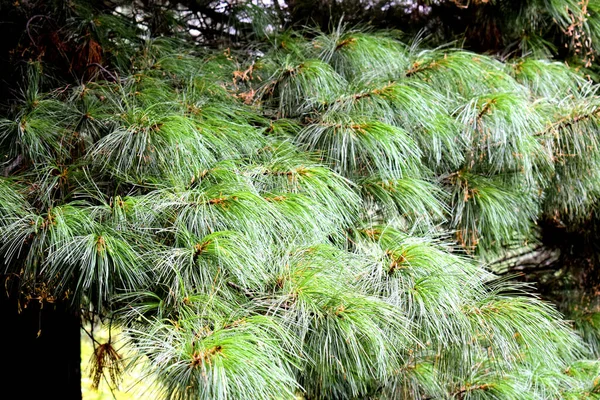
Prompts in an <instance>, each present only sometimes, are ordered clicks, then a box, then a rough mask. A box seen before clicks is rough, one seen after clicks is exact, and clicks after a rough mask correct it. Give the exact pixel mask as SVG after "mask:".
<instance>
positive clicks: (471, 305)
mask: <svg viewBox="0 0 600 400" xmlns="http://www.w3.org/2000/svg"><path fill="white" fill-rule="evenodd" d="M73 7H74V8H71V9H69V10H70V11H69V12H70V13H71V14H70V17H69V18H68V20H69V21H71V22H73V23H78V24H80V25H78V26H83V27H85V28H84V30H85V29H90V28H89V27H90V26H91V27H93V29H92V31H87V34H88V36H85V35H84V36H82V37H83V38H85V39H86V40H87V41H84V43H87V44H88V46H87V48H90V46H89V44H90V43H92V40H93V41H94V42H96V43H98V46H99V47H98V48H102V49H103V52H102V59H103V61H104V62H105V63H106V65H108V66H110V69H107V68H106V67H104V66H102V65H95V64H98V63H96V62H93V63H90V62H89V61H90V60H94V59H96V58H94V57H92V56H93V55H94V54H95V55H98V54H100V53H94V52H92V53H89V56H90V57H92V58H89V59H88V60H87V61H86V62H87V65H86V66H85V67H84V69H86V67H87V66H89V65H92V64H94V65H92V66H95V67H96V68H95V69H93V70H92V71H90V72H89V73H90V74H91V75H89V78H88V79H86V80H85V81H82V82H80V83H79V84H77V85H74V84H70V85H64V84H61V83H60V82H59V83H56V82H55V81H52V80H49V78H48V75H49V74H47V70H46V69H45V68H46V67H45V65H46V64H45V63H35V62H33V63H30V64H29V66H28V69H27V74H28V75H27V79H26V82H27V83H26V85H25V86H24V87H23V90H22V92H21V93H20V94H19V101H17V102H15V103H14V104H12V107H11V108H10V109H9V110H7V111H6V113H5V116H4V118H3V119H2V121H1V122H0V151H1V152H2V157H3V158H4V160H5V164H4V172H5V174H4V175H5V176H4V177H2V178H0V199H1V201H0V216H1V218H0V230H1V234H0V238H2V239H1V243H0V244H1V246H0V251H1V252H2V257H3V259H4V265H5V277H4V280H5V285H6V286H7V287H8V288H13V290H14V291H16V293H14V292H13V293H12V295H13V296H15V295H17V296H18V297H17V298H18V299H19V300H20V304H21V305H22V306H23V307H25V306H27V307H30V308H32V307H34V306H35V305H36V304H42V305H43V307H44V308H45V309H52V308H53V307H54V306H55V305H57V307H58V306H60V307H63V306H64V305H70V306H72V307H73V308H74V309H77V310H81V316H82V317H83V318H84V319H85V318H88V319H90V320H94V321H95V320H97V319H100V320H102V321H105V322H107V323H109V324H114V325H117V326H119V327H120V328H121V329H122V330H123V332H124V335H125V337H126V338H127V340H128V345H129V347H130V348H131V349H132V350H133V351H134V354H135V356H134V357H133V358H132V359H131V360H127V361H128V362H130V363H131V364H132V365H136V364H143V365H144V368H145V369H146V372H147V376H146V378H147V379H149V380H155V381H156V382H158V384H159V386H158V391H159V392H158V393H153V394H151V396H156V397H164V398H172V399H188V398H190V399H191V398H201V399H263V398H264V399H270V398H277V399H281V398H294V396H302V397H304V398H307V399H321V398H328V399H329V398H340V399H344V398H379V399H386V398H389V399H398V398H406V399H412V398H442V399H443V398H460V399H480V398H481V399H487V398H499V399H512V398H514V399H524V398H531V399H555V398H572V399H579V398H585V397H588V398H595V397H599V396H600V395H599V394H598V393H599V392H600V389H599V388H598V380H597V377H598V376H599V375H600V365H599V364H598V363H597V362H596V361H594V360H593V359H594V358H595V357H597V348H598V346H597V345H595V343H596V342H595V341H594V337H593V336H594V335H591V337H588V338H587V339H589V340H588V341H584V340H583V339H582V337H581V336H580V334H578V333H577V332H576V331H575V330H573V329H572V327H571V326H570V324H569V323H568V322H567V321H565V320H564V319H563V317H562V316H561V315H560V313H559V312H557V311H556V309H555V308H554V307H553V306H551V305H549V304H548V303H546V302H545V301H543V300H541V299H540V298H538V297H537V296H536V295H535V294H534V292H533V290H532V288H531V287H529V286H527V285H524V284H520V283H515V282H513V281H511V280H510V279H507V278H502V277H499V276H498V275H495V274H494V273H492V272H490V271H489V269H487V268H485V264H483V263H482V262H484V261H486V260H490V259H493V258H494V257H497V255H498V254H502V252H504V251H506V249H507V248H510V247H511V246H523V244H524V243H525V242H526V241H528V240H533V239H534V238H535V234H536V232H535V222H536V220H537V219H538V218H540V217H541V216H544V215H546V216H555V217H557V218H559V217H560V218H568V219H572V220H577V219H578V218H585V216H586V215H587V214H588V213H589V211H590V207H592V206H593V205H594V204H595V201H596V198H597V196H598V193H599V189H600V188H599V187H598V183H597V182H599V179H598V177H597V175H598V174H600V149H599V146H598V142H597V136H596V133H597V130H598V127H599V123H600V120H599V114H600V113H599V112H598V110H599V107H600V103H599V102H600V98H598V96H597V94H596V90H597V86H596V85H595V84H593V83H592V82H590V81H589V80H587V79H586V78H585V77H583V76H581V75H580V74H579V73H577V72H576V71H574V70H572V69H570V68H568V67H567V66H566V65H565V64H561V63H556V62H550V61H546V60H537V59H530V58H523V59H518V60H515V61H514V62H505V63H503V62H500V61H498V60H497V59H494V58H492V57H489V56H484V55H478V54H475V53H471V52H467V51H464V50H461V49H454V48H449V47H445V48H436V49H429V48H426V47H423V46H421V45H420V44H419V43H404V42H403V41H401V40H399V39H398V38H397V37H396V36H394V34H393V33H390V32H368V31H365V30H356V29H351V28H348V27H346V26H343V25H340V26H339V28H338V29H336V30H335V31H334V32H333V33H330V34H323V33H320V32H308V33H306V32H292V31H290V32H285V33H282V34H277V35H273V36H271V37H270V42H268V43H266V44H263V45H257V46H253V47H252V48H250V49H244V50H239V51H235V50H231V49H225V50H223V49H221V50H218V51H216V50H210V49H208V48H198V47H195V46H190V45H189V44H187V43H186V42H185V41H182V40H179V39H176V38H167V37H149V38H143V35H142V34H141V33H139V32H136V30H135V27H133V26H131V25H129V24H128V23H127V22H126V21H125V20H123V19H122V18H121V17H119V16H115V15H109V14H103V16H102V18H99V17H98V16H97V15H95V14H94V13H91V12H88V11H89V10H88V9H87V8H85V7H83V8H77V7H79V6H73ZM98 21H101V22H98ZM114 32H120V33H122V36H115V35H114ZM127 32H129V33H127ZM102 39H104V40H106V42H102ZM101 43H102V44H101ZM111 46H114V47H111ZM98 60H99V59H98ZM84 64H85V63H84ZM49 88H51V89H49ZM588 176H589V179H582V177H588ZM40 328H41V331H40V333H41V336H42V337H43V336H44V329H45V326H44V325H42V326H41V327H40ZM95 355H96V365H95V372H96V376H95V379H96V380H97V381H99V380H100V378H101V377H102V375H103V374H108V375H110V374H111V373H114V372H118V370H119V369H120V368H121V363H122V361H121V360H120V355H119V354H118V353H117V351H116V349H115V347H114V343H112V342H110V341H109V342H108V343H97V347H96V350H95ZM144 361H146V362H144ZM147 361H149V362H147ZM17 372H18V371H17ZM19 375H20V372H18V373H16V374H14V375H10V376H11V377H14V378H15V381H16V382H19V380H18V379H19V378H18V376H19ZM21 375H22V374H21ZM21 379H23V378H21ZM21 382H22V380H21Z"/></svg>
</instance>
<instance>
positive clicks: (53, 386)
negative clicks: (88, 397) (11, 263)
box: [0, 277, 82, 400]
mask: <svg viewBox="0 0 600 400" xmlns="http://www.w3.org/2000/svg"><path fill="white" fill-rule="evenodd" d="M0 282H1V283H2V284H3V285H2V290H0V292H1V294H0V321H2V328H0V340H1V342H0V343H2V346H3V348H4V355H5V357H4V368H3V371H2V382H4V385H3V391H2V392H4V393H5V394H8V393H13V396H14V395H15V393H16V396H17V397H18V398H20V399H37V398H40V399H52V398H56V399H61V400H81V398H82V396H81V368H80V365H81V348H80V345H81V343H80V319H79V316H78V312H77V311H76V310H73V309H72V308H71V307H70V306H69V305H68V304H65V303H64V302H55V303H43V304H41V303H40V301H38V300H30V301H29V302H28V304H27V306H26V308H25V307H24V304H23V301H21V306H19V299H18V293H17V290H16V289H15V288H7V287H6V286H5V285H4V284H5V283H6V278H5V277H2V279H1V281H0ZM5 289H6V290H5ZM0 393H1V392H0ZM0 397H2V396H1V395H0Z"/></svg>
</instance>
